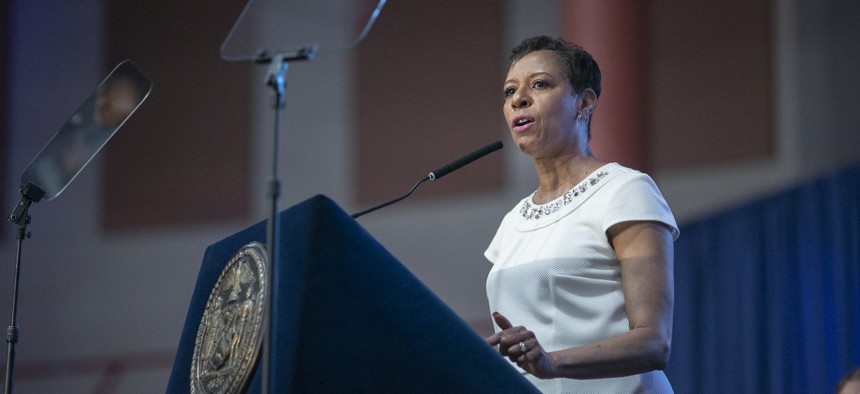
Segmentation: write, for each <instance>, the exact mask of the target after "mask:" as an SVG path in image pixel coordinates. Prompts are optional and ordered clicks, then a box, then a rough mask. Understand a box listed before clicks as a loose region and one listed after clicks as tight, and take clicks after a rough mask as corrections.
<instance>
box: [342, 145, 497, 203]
mask: <svg viewBox="0 0 860 394" xmlns="http://www.w3.org/2000/svg"><path fill="white" fill-rule="evenodd" d="M503 146H504V145H503V144H502V141H496V142H493V143H490V144H487V145H485V146H483V147H481V148H480V149H478V150H476V151H474V152H471V153H469V154H467V155H465V156H463V157H461V158H459V159H457V160H454V161H452V162H450V163H448V164H446V165H444V166H442V167H439V168H437V169H435V170H433V171H430V173H429V174H427V176H425V177H424V178H423V179H421V180H420V181H418V183H416V184H415V186H412V190H409V192H408V193H406V194H404V195H402V196H400V197H398V198H395V199H393V200H391V201H388V202H385V203H382V204H379V205H377V206H375V207H372V208H368V209H365V210H364V211H361V212H358V213H354V214H352V218H353V219H356V218H358V217H359V216H363V215H365V214H368V213H371V212H373V211H375V210H377V209H380V208H385V207H387V206H389V205H391V204H394V203H396V202H398V201H400V200H403V199H405V198H406V197H409V196H411V195H412V193H413V192H415V190H416V189H418V186H420V185H421V184H422V183H424V182H426V181H430V180H436V179H439V178H441V177H443V176H445V175H448V174H450V173H452V172H454V171H457V170H459V169H460V168H463V167H464V166H466V165H467V164H469V163H471V162H473V161H475V160H478V159H480V158H482V157H484V156H486V155H489V154H490V153H493V152H495V151H497V150H499V149H502V147H503Z"/></svg>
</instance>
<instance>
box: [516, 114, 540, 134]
mask: <svg viewBox="0 0 860 394" xmlns="http://www.w3.org/2000/svg"><path fill="white" fill-rule="evenodd" d="M534 122H535V120H534V118H532V117H530V116H517V117H516V118H514V120H513V121H512V122H511V130H513V131H514V132H522V131H525V130H527V129H528V128H530V127H531V126H532V125H533V124H534Z"/></svg>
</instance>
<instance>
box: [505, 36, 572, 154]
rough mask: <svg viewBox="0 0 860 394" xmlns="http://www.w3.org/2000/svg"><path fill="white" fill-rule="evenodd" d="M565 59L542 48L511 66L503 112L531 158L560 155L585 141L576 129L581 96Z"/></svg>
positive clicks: (513, 136) (506, 82) (515, 141)
mask: <svg viewBox="0 0 860 394" xmlns="http://www.w3.org/2000/svg"><path fill="white" fill-rule="evenodd" d="M562 64H563V62H562V60H561V58H559V57H558V56H557V55H556V54H554V53H553V52H550V51H546V50H541V51H535V52H532V53H529V54H528V55H525V56H523V57H522V58H520V60H518V61H516V63H514V64H512V65H511V67H510V69H508V76H507V79H506V80H505V85H504V92H505V104H504V107H503V109H504V114H505V120H507V122H508V127H509V128H510V130H511V136H512V138H513V140H514V143H516V144H517V146H518V147H519V148H520V149H521V150H522V151H523V152H524V153H526V154H528V155H529V156H531V157H532V158H552V157H558V156H559V155H561V154H562V153H564V151H566V150H569V149H570V148H575V149H576V148H579V145H580V144H582V143H587V139H586V141H585V142H583V141H581V140H580V136H579V133H577V130H576V116H577V113H578V106H579V102H580V99H579V97H578V95H575V94H574V93H573V88H572V87H571V86H570V82H568V79H567V75H566V74H565V73H564V68H563V67H562Z"/></svg>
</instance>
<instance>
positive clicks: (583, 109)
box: [579, 88, 597, 116]
mask: <svg viewBox="0 0 860 394" xmlns="http://www.w3.org/2000/svg"><path fill="white" fill-rule="evenodd" d="M580 97H581V101H580V103H579V113H580V114H581V115H587V116H591V113H592V112H594V109H595V108H597V93H594V90H592V89H591V88H586V89H585V90H583V91H582V93H580Z"/></svg>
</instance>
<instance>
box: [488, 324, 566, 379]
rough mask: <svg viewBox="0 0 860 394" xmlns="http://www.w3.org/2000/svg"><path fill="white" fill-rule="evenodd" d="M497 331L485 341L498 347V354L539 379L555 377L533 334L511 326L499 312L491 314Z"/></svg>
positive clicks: (550, 362)
mask: <svg viewBox="0 0 860 394" xmlns="http://www.w3.org/2000/svg"><path fill="white" fill-rule="evenodd" d="M493 320H495V321H496V324H498V326H499V328H501V329H502V331H499V332H497V333H495V334H493V335H491V336H489V337H487V338H485V340H486V341H487V343H488V344H489V345H490V346H496V345H498V346H499V353H500V354H501V355H502V356H505V357H507V358H509V359H510V360H511V361H513V362H515V363H517V365H519V367H520V368H522V369H524V370H525V371H526V372H528V373H530V374H532V375H534V376H536V377H538V378H541V379H549V378H553V377H555V376H556V373H555V368H554V367H553V363H552V358H551V357H550V356H549V354H547V353H546V352H545V351H544V350H543V346H541V345H540V342H538V340H537V338H535V333H533V332H531V331H529V330H526V328H525V327H523V326H517V327H514V326H513V324H511V322H510V321H509V320H508V319H507V318H506V317H504V316H502V314H501V313H499V312H493Z"/></svg>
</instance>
